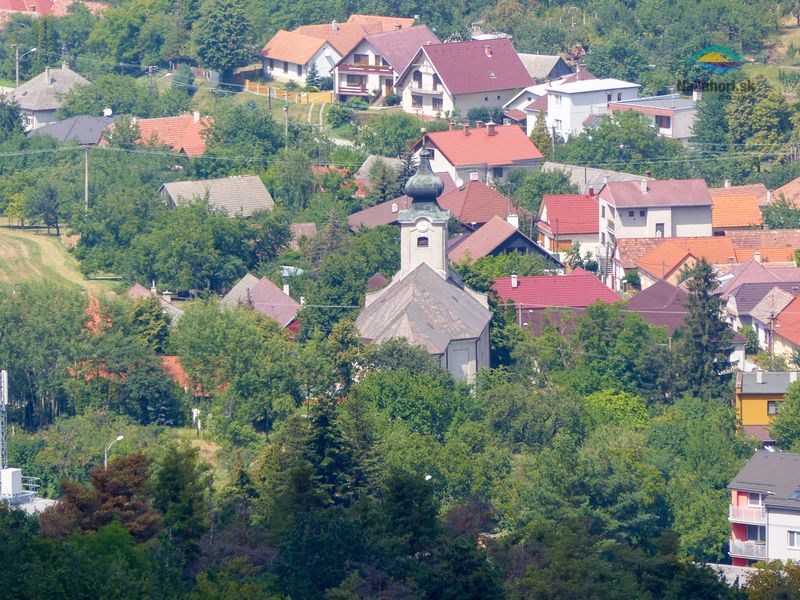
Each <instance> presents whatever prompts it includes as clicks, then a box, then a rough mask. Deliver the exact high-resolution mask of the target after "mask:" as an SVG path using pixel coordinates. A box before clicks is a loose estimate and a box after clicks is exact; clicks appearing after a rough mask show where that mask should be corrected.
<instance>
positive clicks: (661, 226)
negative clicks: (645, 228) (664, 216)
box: [656, 223, 664, 238]
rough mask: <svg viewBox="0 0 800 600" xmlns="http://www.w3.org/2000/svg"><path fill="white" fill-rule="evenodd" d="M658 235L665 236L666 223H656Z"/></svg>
mask: <svg viewBox="0 0 800 600" xmlns="http://www.w3.org/2000/svg"><path fill="white" fill-rule="evenodd" d="M656 237H657V238H663V237H664V224H663V223H656Z"/></svg>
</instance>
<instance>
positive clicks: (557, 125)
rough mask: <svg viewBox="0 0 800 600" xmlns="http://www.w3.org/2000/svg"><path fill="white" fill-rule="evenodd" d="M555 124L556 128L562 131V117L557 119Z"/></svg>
mask: <svg viewBox="0 0 800 600" xmlns="http://www.w3.org/2000/svg"><path fill="white" fill-rule="evenodd" d="M553 126H554V127H555V128H556V131H558V132H559V133H561V119H556V120H555V121H553Z"/></svg>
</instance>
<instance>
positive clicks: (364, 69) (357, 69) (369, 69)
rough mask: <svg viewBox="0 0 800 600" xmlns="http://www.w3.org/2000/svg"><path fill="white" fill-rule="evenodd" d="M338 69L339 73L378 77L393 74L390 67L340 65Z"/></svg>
mask: <svg viewBox="0 0 800 600" xmlns="http://www.w3.org/2000/svg"><path fill="white" fill-rule="evenodd" d="M338 68H339V73H358V74H369V73H377V74H380V75H392V74H393V73H394V71H393V70H392V67H384V66H378V65H348V64H341V65H339V67H338Z"/></svg>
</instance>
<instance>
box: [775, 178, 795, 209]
mask: <svg viewBox="0 0 800 600" xmlns="http://www.w3.org/2000/svg"><path fill="white" fill-rule="evenodd" d="M781 196H783V197H784V198H786V199H787V200H788V201H789V202H791V203H792V204H794V205H796V206H800V177H798V178H797V179H792V180H791V181H790V182H789V183H787V184H784V185H782V186H781V187H779V188H778V189H776V190H774V191H773V192H772V198H773V200H777V199H779V198H780V197H781Z"/></svg>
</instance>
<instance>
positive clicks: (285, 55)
mask: <svg viewBox="0 0 800 600" xmlns="http://www.w3.org/2000/svg"><path fill="white" fill-rule="evenodd" d="M325 42H326V40H325V38H322V37H319V36H311V35H305V34H303V33H301V32H299V31H286V30H285V29H281V30H280V31H278V32H277V33H276V34H275V35H273V36H272V38H271V39H270V40H269V41H268V42H267V44H266V46H264V48H263V49H262V50H261V56H265V57H267V58H272V59H275V60H285V61H288V62H291V63H295V64H298V65H304V64H306V63H307V62H308V61H310V60H311V59H312V58H313V57H314V55H315V54H316V53H317V51H318V50H319V49H320V48H321V47H322V45H323V44H324V43H325Z"/></svg>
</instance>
